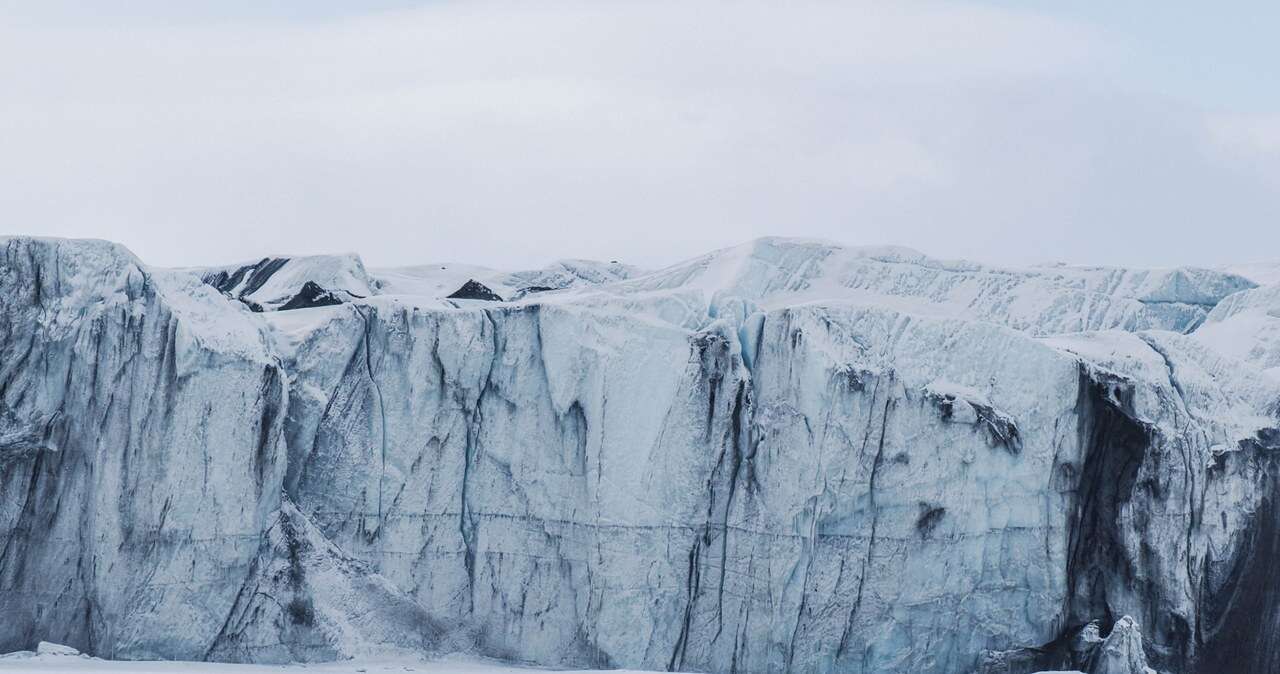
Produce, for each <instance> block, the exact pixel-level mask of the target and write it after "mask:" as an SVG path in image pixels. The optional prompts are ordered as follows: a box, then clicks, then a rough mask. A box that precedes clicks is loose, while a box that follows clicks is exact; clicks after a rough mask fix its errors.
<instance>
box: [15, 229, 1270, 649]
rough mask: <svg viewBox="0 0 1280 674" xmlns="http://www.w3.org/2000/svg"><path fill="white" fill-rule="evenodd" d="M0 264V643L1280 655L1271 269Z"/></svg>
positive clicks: (306, 261)
mask: <svg viewBox="0 0 1280 674" xmlns="http://www.w3.org/2000/svg"><path fill="white" fill-rule="evenodd" d="M0 245H2V246H3V247H4V249H3V257H2V258H0V306H2V307H3V318H2V319H0V358H2V360H0V616H4V619H3V620H0V651H7V650H17V649H22V648H32V647H34V646H35V645H36V643H38V642H39V641H41V640H47V641H54V642H59V643H66V644H69V645H71V646H74V647H75V648H78V649H80V650H83V651H86V652H90V653H93V654H95V655H99V656H103V657H115V658H142V657H170V658H189V659H190V658H196V659H211V660H233V661H259V662H288V661H314V660H327V659H335V658H342V657H355V656H361V655H364V654H366V653H368V652H369V649H374V648H379V649H386V648H394V649H403V650H405V651H408V652H443V651H455V650H463V651H470V652H475V653H480V654H484V655H489V656H495V657H500V658H506V659H511V660H517V661H524V662H532V663H539V664H547V665H557V666H594V667H629V668H644V669H671V670H682V671H709V672H722V671H723V672H784V671H794V672H837V671H838V672H866V673H873V672H874V673H888V672H925V673H930V672H936V673H939V674H942V673H950V672H983V673H990V674H995V673H1015V672H1035V671H1041V670H1070V669H1075V670H1079V671H1088V672H1108V673H1115V672H1125V673H1126V674H1131V673H1137V672H1143V671H1145V670H1146V668H1148V667H1150V668H1152V669H1154V670H1155V671H1159V672H1169V673H1192V672H1199V673H1208V672H1234V671H1240V672H1244V671H1252V672H1280V650H1277V649H1276V647H1275V646H1274V645H1273V642H1274V638H1273V635H1274V634H1276V633H1278V632H1280V593H1277V591H1276V589H1275V585H1276V581H1275V580H1274V577H1275V575H1274V573H1273V569H1272V566H1273V563H1274V560H1275V559H1280V528H1278V527H1280V510H1277V504H1280V484H1277V482H1276V480H1277V479H1280V478H1278V477H1277V476H1280V465H1278V464H1277V459H1278V458H1280V428H1278V427H1280V375H1278V374H1277V372H1278V371H1277V369H1276V367H1275V366H1276V365H1277V364H1280V361H1276V360H1275V359H1276V358H1277V355H1276V353H1277V351H1276V348H1277V347H1276V346H1275V344H1277V343H1280V342H1276V335H1280V332H1277V330H1278V329H1277V328H1276V327H1275V326H1273V325H1272V324H1271V323H1272V322H1277V321H1280V318H1277V317H1276V316H1274V315H1273V314H1275V310H1274V308H1275V306H1277V305H1276V301H1275V298H1276V297H1277V295H1276V292H1275V288H1274V287H1272V286H1262V287H1258V286H1257V284H1256V283H1254V282H1253V281H1250V280H1247V279H1246V278H1244V277H1242V276H1238V275H1235V274H1231V273H1226V272H1219V271H1211V270H1204V269H1174V270H1163V271H1145V270H1125V269H1112V268H1097V267H1076V266H1052V267H1034V268H1028V269H1004V268H994V267H988V266H982V265H977V264H972V263H967V262H954V261H943V260H936V259H933V258H929V257H927V256H924V255H922V254H920V253H916V252H914V251H910V250H906V249H899V248H846V247H842V246H837V245H834V244H829V243H825V242H815V241H804V240H794V239H762V240H758V241H755V242H752V243H750V244H746V245H743V246H739V247H736V248H731V249H726V250H722V251H716V252H713V253H710V254H708V255H705V256H702V257H699V258H695V259H693V260H690V261H687V262H684V263H681V264H677V265H674V266H672V267H669V268H666V269H661V270H656V271H649V272H646V271H644V270H640V269H636V268H634V267H629V266H627V265H622V264H620V263H616V262H608V263H592V262H584V261H567V262H562V263H557V264H556V265H552V266H551V267H548V268H545V269H539V270H531V271H523V272H520V271H517V272H497V271H494V270H487V269H484V268H479V267H472V266H466V265H454V264H437V265H424V266H422V267H414V268H404V269H394V270H379V269H366V268H365V267H364V265H363V263H362V262H361V261H360V259H359V258H358V257H355V256H351V255H346V256H321V257H302V258H288V257H276V258H265V259H263V260H261V261H259V262H254V263H248V264H242V265H231V266H227V267H214V268H208V269H200V270H162V269H155V268H151V267H148V266H146V265H144V264H142V263H141V262H139V261H138V260H137V259H135V258H134V257H133V256H132V255H131V254H130V253H128V252H127V251H125V250H123V249H122V248H120V247H119V246H115V245H113V244H109V243H104V242H94V241H61V240H41V239H27V238H10V239H3V240H0ZM468 284H475V286H479V287H482V288H484V289H486V290H487V291H488V292H489V293H490V294H491V295H492V296H493V297H490V296H489V295H486V294H484V293H481V292H479V291H478V290H476V287H475V286H471V287H472V292H470V293H463V294H458V293H457V291H459V290H460V289H462V288H463V287H464V286H468ZM451 295H452V297H451ZM494 298H496V299H494ZM1273 333H1275V334H1273Z"/></svg>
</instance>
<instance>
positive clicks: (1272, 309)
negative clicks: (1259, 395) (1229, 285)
mask: <svg viewBox="0 0 1280 674" xmlns="http://www.w3.org/2000/svg"><path fill="white" fill-rule="evenodd" d="M1195 335H1196V337H1197V338H1199V339H1200V340H1201V341H1203V342H1205V343H1206V344H1209V345H1211V346H1213V347H1214V348H1215V349H1217V350H1218V351H1219V352H1221V353H1224V354H1226V355H1229V356H1232V357H1234V358H1238V359H1240V360H1243V361H1246V362H1248V363H1250V364H1251V365H1254V366H1256V367H1258V368H1261V369H1262V370H1264V371H1266V372H1268V373H1269V374H1271V375H1272V376H1275V377H1277V378H1280V284H1276V285H1269V286H1264V287H1261V288H1256V289H1253V290H1247V291H1243V292H1239V293H1236V294H1234V295H1232V296H1230V297H1228V298H1226V299H1225V300H1223V301H1222V303H1221V304H1219V305H1218V306H1216V307H1214V309H1213V311H1212V312H1210V314H1209V316H1208V317H1207V318H1206V319H1205V322H1204V324H1203V325H1201V326H1200V327H1199V328H1198V329H1197V330H1196V331H1195Z"/></svg>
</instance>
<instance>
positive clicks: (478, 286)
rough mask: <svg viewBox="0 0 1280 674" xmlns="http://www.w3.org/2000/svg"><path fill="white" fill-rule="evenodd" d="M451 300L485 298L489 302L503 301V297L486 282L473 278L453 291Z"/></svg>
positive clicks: (450, 296)
mask: <svg viewBox="0 0 1280 674" xmlns="http://www.w3.org/2000/svg"><path fill="white" fill-rule="evenodd" d="M449 299H451V300H485V301H488V302H501V301H502V298H501V297H500V296H498V294H497V293H495V292H493V291H492V290H490V289H489V287H488V286H486V285H485V284H483V283H481V282H479V281H477V280H475V279H471V280H469V281H467V282H466V283H463V284H462V287H461V288H458V289H457V290H455V291H453V294H452V295H449Z"/></svg>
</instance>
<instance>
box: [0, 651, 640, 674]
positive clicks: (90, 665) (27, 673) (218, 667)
mask: <svg viewBox="0 0 1280 674" xmlns="http://www.w3.org/2000/svg"><path fill="white" fill-rule="evenodd" d="M62 648H65V647H61V648H60V647H53V648H46V649H44V650H46V651H58V650H61V649H62ZM555 671H561V670H547V669H531V668H525V667H516V666H513V665H508V664H503V663H498V662H490V661H484V660H477V659H474V658H462V657H457V656H450V657H445V658H441V659H438V660H414V659H390V660H347V661H344V662H326V663H318V664H291V665H241V664H226V663H219V662H180V661H166V660H141V661H124V660H102V659H99V658H91V657H88V656H85V655H72V654H66V653H65V652H64V653H59V652H43V653H35V652H33V651H22V652H18V653H8V654H5V655H0V672H4V673H5V674H49V673H53V672H59V673H61V672H66V673H67V674H160V673H168V672H183V673H184V674H185V673H190V674H284V673H286V672H287V673H290V674H303V673H304V672H317V673H321V674H347V673H348V672H359V673H362V674H383V673H389V672H421V673H424V674H528V673H530V672H540V673H542V674H546V673H548V672H555ZM574 671H575V674H592V672H599V671H600V670H574ZM610 671H611V673H612V674H626V673H627V672H628V671H636V670H610Z"/></svg>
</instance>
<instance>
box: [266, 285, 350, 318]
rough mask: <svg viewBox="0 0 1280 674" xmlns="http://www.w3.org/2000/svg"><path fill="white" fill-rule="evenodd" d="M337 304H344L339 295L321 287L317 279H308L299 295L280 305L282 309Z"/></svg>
mask: <svg viewBox="0 0 1280 674" xmlns="http://www.w3.org/2000/svg"><path fill="white" fill-rule="evenodd" d="M335 304H342V300H341V299H340V298H339V297H338V296H337V295H335V294H334V293H332V292H330V291H328V290H325V289H324V288H321V287H320V286H319V285H317V284H316V282H315V281H307V282H306V283H304V284H303V285H302V290H299V291H298V294H297V295H294V296H293V297H291V298H290V299H289V301H288V302H286V303H285V304H284V306H282V307H280V311H289V310H290V309H310V308H312V307H326V306H332V305H335ZM251 308H252V307H251Z"/></svg>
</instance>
